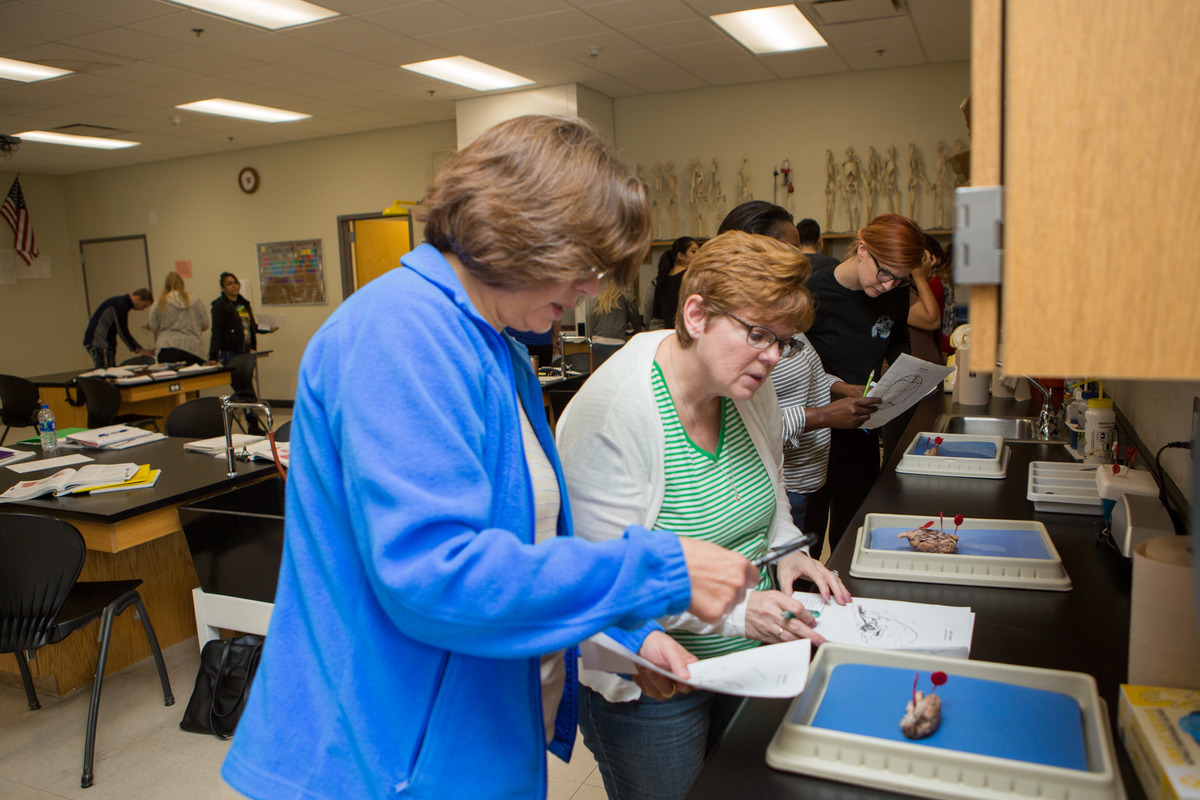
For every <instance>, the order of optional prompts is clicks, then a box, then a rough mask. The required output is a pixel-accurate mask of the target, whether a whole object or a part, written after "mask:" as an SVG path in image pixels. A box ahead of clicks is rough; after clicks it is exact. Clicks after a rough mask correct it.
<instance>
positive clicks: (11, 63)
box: [0, 58, 71, 83]
mask: <svg viewBox="0 0 1200 800" xmlns="http://www.w3.org/2000/svg"><path fill="white" fill-rule="evenodd" d="M70 74H71V70H69V69H58V68H57V67H44V66H42V65H41V64H30V63H29V62H28V61H17V60H15V59H12V58H0V78H4V79H6V80H10V81H20V82H21V83H34V82H35V81H44V80H48V79H50V78H58V77H61V76H63V75H70Z"/></svg>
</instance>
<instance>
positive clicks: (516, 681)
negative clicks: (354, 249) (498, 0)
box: [222, 116, 758, 800]
mask: <svg viewBox="0 0 1200 800" xmlns="http://www.w3.org/2000/svg"><path fill="white" fill-rule="evenodd" d="M415 213H416V214H417V216H418V218H419V219H421V220H422V221H423V222H424V223H425V237H426V242H425V243H424V244H421V245H420V246H419V247H417V248H416V249H415V250H413V251H412V252H410V253H407V254H405V255H404V256H403V257H402V258H401V260H400V261H401V264H402V265H403V266H404V267H405V268H404V269H395V270H391V271H390V272H387V273H385V274H384V275H383V276H382V277H380V278H377V279H375V280H373V281H371V282H370V283H369V284H367V285H366V286H365V287H363V288H362V289H359V290H358V291H357V292H355V293H354V294H353V295H351V297H350V298H349V299H348V300H346V302H344V303H343V304H342V305H341V306H340V307H339V308H338V309H337V310H336V311H335V312H334V313H333V314H332V315H331V316H330V317H329V319H328V320H327V321H326V322H325V324H324V325H322V326H321V328H320V330H318V331H317V333H316V334H315V335H314V336H313V338H312V340H311V341H310V342H309V345H308V348H307V350H306V352H305V354H304V357H303V359H302V362H301V366H300V374H299V376H298V381H297V392H296V405H295V410H294V415H293V418H292V433H291V442H292V443H294V444H295V445H296V452H295V453H293V454H292V455H293V456H294V457H293V458H292V459H291V470H290V471H289V474H288V487H287V510H286V523H285V526H286V527H285V535H284V554H283V563H282V568H281V570H280V575H279V588H278V591H277V594H276V597H275V607H274V612H273V615H272V617H271V627H270V631H269V632H268V634H267V637H266V646H265V649H264V652H263V658H262V663H261V666H260V667H259V671H258V674H257V677H256V678H255V683H254V688H253V690H252V691H251V692H250V697H249V701H248V703H247V705H246V708H245V712H244V713H243V715H242V718H241V720H240V722H239V724H238V729H237V735H236V736H235V738H234V741H233V747H232V749H231V750H230V752H229V756H228V757H227V759H226V761H225V764H224V767H223V771H222V774H223V775H224V777H225V779H226V780H228V781H229V782H230V783H231V784H232V785H233V786H234V788H236V789H237V790H238V791H240V792H242V793H244V794H246V795H248V796H250V797H254V798H283V797H288V798H292V797H298V796H304V797H307V798H337V800H343V798H375V797H378V798H383V797H405V798H411V799H413V800H419V799H420V798H437V799H438V800H444V798H471V800H475V798H480V797H520V798H544V797H545V796H546V783H547V780H546V751H547V750H549V751H550V753H552V754H554V755H556V756H558V757H560V758H563V759H564V760H566V759H569V758H570V753H571V748H572V745H573V743H574V741H575V731H576V713H577V704H576V697H577V694H576V689H577V679H576V663H577V652H578V651H577V648H576V644H577V643H578V642H580V641H582V640H583V639H585V638H587V637H589V636H591V635H593V634H595V633H598V632H600V631H602V630H603V631H605V632H606V633H607V634H609V635H610V636H612V637H614V638H616V639H618V640H619V641H621V643H622V644H624V645H625V646H627V647H629V648H630V649H631V650H633V651H635V652H638V653H639V654H640V655H642V656H643V657H644V658H647V660H649V661H651V662H652V663H655V664H657V665H658V666H665V667H668V668H672V669H674V668H676V667H678V668H679V669H682V668H683V667H682V665H681V664H679V663H678V661H677V657H678V653H676V652H675V651H670V652H667V653H665V654H664V651H663V649H662V647H661V644H662V643H661V642H658V640H657V639H656V638H652V637H649V636H648V634H649V631H645V630H643V625H644V623H645V620H647V619H650V618H653V617H658V616H662V615H664V614H677V613H682V612H683V611H685V610H689V611H690V612H691V613H692V614H695V615H696V616H698V617H700V618H702V619H707V620H716V619H719V618H720V617H721V616H722V615H723V614H724V613H725V611H726V610H727V609H728V608H730V607H731V606H733V605H734V604H736V603H737V602H738V601H739V599H740V597H741V596H743V595H744V593H745V590H746V589H747V588H748V587H749V586H750V585H752V584H753V583H754V582H755V581H757V580H758V575H757V571H756V570H755V569H754V568H753V567H752V566H751V565H750V563H749V561H748V560H747V559H746V558H745V557H744V556H743V555H741V554H738V553H732V552H730V551H728V550H725V549H723V548H721V547H719V546H717V545H714V544H711V543H708V542H701V541H697V540H692V539H687V538H682V539H681V538H679V537H676V536H675V535H673V534H669V533H665V532H663V531H650V530H647V529H646V528H644V527H641V526H638V525H630V526H629V527H628V528H627V529H626V530H624V531H623V532H622V533H621V534H620V535H618V536H617V537H616V538H615V539H614V540H613V541H608V542H603V543H593V542H589V541H586V540H582V539H577V538H575V537H574V536H573V535H572V519H573V516H572V514H571V509H570V505H569V503H568V501H567V491H566V488H565V486H564V484H563V477H562V472H561V468H560V466H559V460H558V454H557V451H556V450H555V446H554V440H553V437H552V434H551V432H550V429H549V426H548V425H547V422H546V417H545V411H544V408H543V405H542V394H541V387H540V386H539V384H538V381H537V377H536V376H535V375H534V373H533V368H532V365H531V364H530V359H529V353H528V351H527V350H526V349H525V348H524V347H522V346H521V345H519V344H517V343H516V342H515V341H514V340H513V339H512V338H511V337H510V336H508V335H507V334H505V333H503V331H504V329H505V327H512V328H516V329H518V330H540V331H544V330H547V329H549V328H550V326H551V324H552V323H553V322H554V321H556V320H560V319H561V318H562V315H563V312H564V311H565V310H566V309H569V308H571V307H572V306H573V305H574V303H575V301H576V300H577V299H578V298H579V297H580V296H581V295H594V294H595V293H596V290H597V282H598V280H599V277H600V273H602V272H604V271H611V272H612V273H613V274H614V275H615V276H616V277H617V279H618V280H619V281H621V282H622V283H625V284H627V283H629V282H630V281H631V280H632V279H633V278H634V276H635V275H636V274H637V269H638V265H639V264H640V263H641V262H642V259H643V258H644V255H645V253H646V250H647V248H648V245H649V238H650V219H649V211H648V208H647V204H646V197H645V190H644V188H643V187H642V184H641V182H640V181H638V180H637V178H636V177H635V176H634V175H633V174H632V172H631V171H630V170H629V168H628V167H626V166H625V165H623V164H622V163H621V162H620V161H619V160H618V159H617V157H616V154H615V152H614V151H613V149H612V148H611V147H610V146H609V145H607V144H606V143H605V142H604V141H603V139H601V138H600V136H599V134H597V133H596V132H595V130H594V129H593V128H592V127H591V126H590V125H588V124H587V123H585V122H583V121H581V120H578V119H573V118H568V117H548V116H525V117H518V118H516V119H512V120H508V121H506V122H503V123H500V124H499V125H497V126H496V127H494V128H492V129H490V130H488V131H485V132H484V133H482V134H480V135H479V136H478V137H477V138H476V139H475V140H474V141H472V142H471V143H470V144H468V145H466V146H465V147H463V148H461V149H460V150H458V151H457V152H456V153H455V154H454V155H453V156H451V157H450V159H449V160H448V161H447V162H446V163H445V165H444V166H443V167H442V168H441V170H439V172H438V174H437V176H436V177H435V178H434V180H433V184H432V186H431V187H430V188H429V189H428V191H427V192H426V194H425V197H424V200H423V201H422V205H421V206H420V207H419V208H418V209H417V210H416V211H415ZM631 631H632V633H631ZM649 674H651V675H653V673H649ZM659 677H661V676H657V675H655V676H654V678H653V679H647V682H648V683H650V682H652V681H656V680H657V679H658V678H659ZM663 682H664V683H667V684H669V683H670V680H669V679H663ZM298 715H299V716H298ZM301 716H302V718H303V724H302V725H301V724H297V721H298V720H299V719H300V717H301Z"/></svg>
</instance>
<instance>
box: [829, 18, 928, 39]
mask: <svg viewBox="0 0 1200 800" xmlns="http://www.w3.org/2000/svg"><path fill="white" fill-rule="evenodd" d="M821 35H822V36H824V37H825V41H827V42H829V44H831V45H842V44H868V43H871V42H877V41H886V40H896V39H914V38H916V32H915V31H914V30H913V25H912V20H910V19H909V18H908V17H907V16H899V17H887V18H886V19H871V20H866V21H864V22H843V23H839V24H837V25H824V26H822V27H821Z"/></svg>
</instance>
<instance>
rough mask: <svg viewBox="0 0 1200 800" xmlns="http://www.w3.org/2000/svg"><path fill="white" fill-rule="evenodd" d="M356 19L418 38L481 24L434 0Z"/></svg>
mask: <svg viewBox="0 0 1200 800" xmlns="http://www.w3.org/2000/svg"><path fill="white" fill-rule="evenodd" d="M358 18H359V19H361V20H362V21H363V22H369V23H370V24H372V25H379V26H381V27H383V28H387V29H388V30H392V31H396V32H397V33H403V34H404V35H406V36H412V37H415V38H418V39H419V38H420V37H422V36H424V35H425V34H428V33H440V32H441V31H449V30H453V29H455V28H467V27H470V26H472V25H477V24H479V22H480V20H479V19H478V18H477V17H474V16H472V15H470V14H464V13H463V12H462V11H459V10H458V9H456V8H452V7H450V6H448V5H446V4H445V3H439V2H435V1H434V0H421V1H420V2H417V3H410V4H408V5H405V6H401V7H399V8H385V9H380V10H379V11H368V12H366V13H363V14H360V15H359V16H358Z"/></svg>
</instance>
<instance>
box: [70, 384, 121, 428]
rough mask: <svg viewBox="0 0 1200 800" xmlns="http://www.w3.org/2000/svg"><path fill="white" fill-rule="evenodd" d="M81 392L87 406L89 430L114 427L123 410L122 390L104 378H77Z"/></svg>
mask: <svg viewBox="0 0 1200 800" xmlns="http://www.w3.org/2000/svg"><path fill="white" fill-rule="evenodd" d="M75 382H76V383H77V384H78V385H79V391H81V392H83V401H84V403H86V404H87V425H88V427H89V428H103V427H104V426H105V425H112V424H113V420H115V419H116V418H117V412H118V411H120V409H121V390H120V389H118V388H117V385H116V384H115V383H109V382H108V381H106V380H104V379H103V378H76V379H75Z"/></svg>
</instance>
